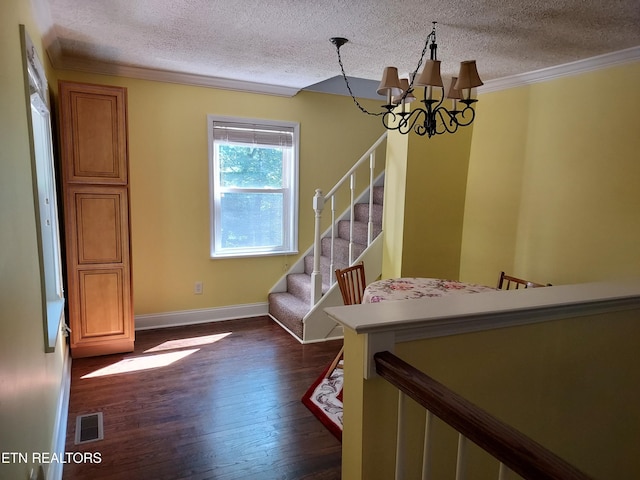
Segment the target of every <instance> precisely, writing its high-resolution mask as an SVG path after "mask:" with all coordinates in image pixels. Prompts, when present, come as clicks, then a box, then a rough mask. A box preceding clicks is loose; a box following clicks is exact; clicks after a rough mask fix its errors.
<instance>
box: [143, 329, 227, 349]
mask: <svg viewBox="0 0 640 480" xmlns="http://www.w3.org/2000/svg"><path fill="white" fill-rule="evenodd" d="M231 333H232V332H226V333H217V334H215V335H204V336H201V337H191V338H180V339H178V340H168V341H166V342H164V343H161V344H160V345H158V346H155V347H153V348H150V349H149V350H145V352H144V353H150V352H161V351H163V350H175V349H178V348H185V347H197V346H200V345H209V344H211V343H215V342H217V341H219V340H222V339H223V338H225V337H228V336H229V335H231Z"/></svg>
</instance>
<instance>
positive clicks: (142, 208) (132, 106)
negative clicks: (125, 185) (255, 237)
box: [59, 71, 382, 314]
mask: <svg viewBox="0 0 640 480" xmlns="http://www.w3.org/2000/svg"><path fill="white" fill-rule="evenodd" d="M59 75H60V78H61V79H69V80H74V81H83V82H90V83H102V84H116V85H121V86H124V87H127V89H128V99H129V110H128V113H129V157H130V170H131V221H132V226H131V230H132V241H133V248H132V250H133V278H134V308H135V313H136V314H148V313H158V312H172V311H182V310H191V309H204V308H214V307H222V306H232V305H242V304H251V303H257V302H266V299H267V292H268V291H269V289H270V288H271V287H272V286H273V285H274V284H275V283H276V281H277V280H278V279H279V278H280V277H281V276H282V275H283V273H284V271H285V270H286V269H287V267H288V266H289V265H291V264H292V263H293V262H295V260H296V259H297V256H293V255H291V256H274V257H264V258H244V259H216V260H212V259H210V258H209V228H210V227H209V207H208V200H209V193H208V192H209V177H208V175H209V169H208V158H207V154H208V153H207V148H208V147H207V114H215V115H232V116H240V117H250V118H267V119H278V120H286V121H294V122H300V213H299V226H300V235H299V239H298V241H299V249H300V250H301V251H302V252H304V251H305V250H306V249H307V248H308V247H309V246H310V245H311V243H312V241H313V210H312V208H311V206H312V198H313V193H314V191H315V189H316V188H321V189H323V191H324V192H325V193H326V192H327V191H328V190H329V189H330V188H331V187H333V185H334V183H335V182H336V181H337V180H339V179H340V178H341V177H342V176H343V175H344V173H345V172H346V171H347V169H348V168H349V167H350V166H351V165H352V164H353V163H354V162H355V161H356V160H357V159H358V158H360V156H361V155H362V154H363V153H364V152H365V151H366V150H367V149H368V148H369V147H370V146H371V145H372V144H373V143H374V142H375V140H377V139H378V137H379V136H380V135H381V134H382V127H381V126H380V124H379V121H378V120H377V119H375V118H373V117H367V116H365V115H363V114H362V113H361V112H360V111H359V110H358V109H357V108H356V107H355V106H354V105H353V103H352V102H351V100H350V99H349V98H348V97H343V96H334V95H326V94H319V93H311V92H302V93H299V94H298V95H296V96H295V97H292V98H285V97H276V96H267V95H256V94H248V93H239V92H231V91H225V90H217V89H212V88H203V87H193V86H184V85H174V84H169V83H160V82H151V81H145V80H134V79H129V78H122V77H108V76H101V75H87V74H81V73H78V72H68V71H65V72H59ZM377 103H379V102H370V104H371V105H372V107H375V106H376V105H377ZM345 200H346V198H345ZM196 281H203V282H204V294H203V295H194V293H193V287H194V283H195V282H196Z"/></svg>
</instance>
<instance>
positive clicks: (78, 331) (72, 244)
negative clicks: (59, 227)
mask: <svg viewBox="0 0 640 480" xmlns="http://www.w3.org/2000/svg"><path fill="white" fill-rule="evenodd" d="M65 195H66V200H67V201H66V202H65V203H66V205H67V207H69V210H70V211H69V214H70V215H68V217H69V222H68V230H67V248H68V250H67V258H68V260H69V262H68V265H69V267H70V268H69V275H68V281H69V290H70V295H69V297H70V302H69V321H70V327H71V349H72V353H73V356H75V357H77V356H86V355H100V354H104V353H115V352H116V351H126V350H132V349H133V337H134V332H133V313H132V302H131V275H130V261H129V233H128V232H129V225H128V190H127V187H116V186H106V187H99V186H94V185H70V186H68V188H67V191H66V193H65Z"/></svg>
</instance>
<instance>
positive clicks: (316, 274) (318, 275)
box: [311, 189, 324, 307]
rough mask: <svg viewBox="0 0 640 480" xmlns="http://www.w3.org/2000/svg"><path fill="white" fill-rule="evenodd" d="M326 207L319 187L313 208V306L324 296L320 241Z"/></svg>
mask: <svg viewBox="0 0 640 480" xmlns="http://www.w3.org/2000/svg"><path fill="white" fill-rule="evenodd" d="M323 209H324V197H323V195H322V190H320V189H317V190H316V194H315V195H314V196H313V210H314V211H315V232H314V240H313V272H312V273H311V307H313V306H314V305H315V304H316V303H317V302H318V300H320V297H322V272H321V271H320V255H321V249H320V242H321V238H320V237H321V232H320V227H321V222H322V210H323Z"/></svg>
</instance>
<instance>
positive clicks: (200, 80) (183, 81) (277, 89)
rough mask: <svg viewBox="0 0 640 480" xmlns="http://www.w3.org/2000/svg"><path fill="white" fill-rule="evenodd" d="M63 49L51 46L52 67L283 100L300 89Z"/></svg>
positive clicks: (54, 45) (53, 44) (52, 44)
mask: <svg viewBox="0 0 640 480" xmlns="http://www.w3.org/2000/svg"><path fill="white" fill-rule="evenodd" d="M59 52H60V50H59V47H57V45H56V42H52V43H51V44H50V48H49V49H48V50H47V54H48V55H49V58H50V59H51V64H52V65H53V66H54V68H56V69H60V70H73V71H78V72H86V73H95V74H98V75H114V76H118V77H127V78H136V79H139V80H151V81H155V82H166V83H176V84H180V85H195V86H198V87H210V88H219V89H222V90H233V91H238V92H247V93H258V94H265V95H276V96H281V97H293V96H294V95H296V94H297V93H298V92H299V91H300V89H299V88H295V87H286V86H282V85H270V84H266V83H257V82H246V81H242V80H233V79H229V78H221V77H210V76H206V75H197V74H191V73H180V72H172V71H169V70H158V69H152V68H142V67H132V66H127V65H118V64H115V63H105V62H97V61H92V60H85V59H75V58H74V59H72V58H65V57H63V56H61V55H60V54H59Z"/></svg>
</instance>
